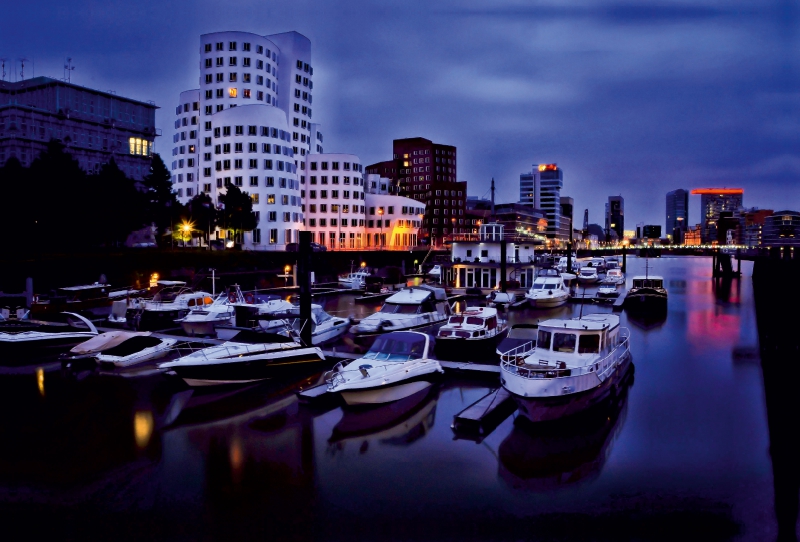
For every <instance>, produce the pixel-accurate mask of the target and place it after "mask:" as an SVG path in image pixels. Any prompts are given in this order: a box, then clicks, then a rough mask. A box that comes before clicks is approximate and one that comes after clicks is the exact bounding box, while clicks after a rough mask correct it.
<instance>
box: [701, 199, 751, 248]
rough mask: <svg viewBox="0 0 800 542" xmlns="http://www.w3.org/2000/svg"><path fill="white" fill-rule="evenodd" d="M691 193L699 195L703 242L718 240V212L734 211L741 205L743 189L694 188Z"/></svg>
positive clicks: (709, 242)
mask: <svg viewBox="0 0 800 542" xmlns="http://www.w3.org/2000/svg"><path fill="white" fill-rule="evenodd" d="M692 194H697V195H699V196H700V215H701V217H700V219H701V221H702V225H703V227H702V230H701V235H702V238H703V243H704V244H711V243H713V242H716V241H718V234H717V226H718V222H719V219H720V213H722V212H723V211H730V212H736V211H738V210H739V208H741V207H742V199H743V197H744V190H743V189H741V188H696V189H694V190H692Z"/></svg>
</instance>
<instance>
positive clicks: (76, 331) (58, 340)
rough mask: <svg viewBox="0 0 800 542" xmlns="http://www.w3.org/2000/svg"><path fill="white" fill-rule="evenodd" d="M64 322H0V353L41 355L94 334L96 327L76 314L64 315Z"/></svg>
mask: <svg viewBox="0 0 800 542" xmlns="http://www.w3.org/2000/svg"><path fill="white" fill-rule="evenodd" d="M64 314H65V315H66V322H40V321H38V320H27V319H22V320H17V319H11V320H0V352H2V353H3V354H5V356H4V358H3V362H4V363H5V362H8V361H9V357H8V356H12V357H13V356H21V357H23V358H26V357H31V356H35V355H37V354H41V353H44V351H45V350H48V349H49V350H52V349H59V348H61V349H66V348H68V347H70V346H73V345H75V344H78V343H82V342H84V341H85V340H87V339H90V338H92V337H94V336H95V335H97V334H98V333H97V328H96V327H94V325H93V324H92V323H91V322H90V321H89V320H87V319H86V318H84V317H83V316H80V315H78V314H75V313H72V312H66V313H64Z"/></svg>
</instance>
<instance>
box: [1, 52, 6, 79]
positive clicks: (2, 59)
mask: <svg viewBox="0 0 800 542" xmlns="http://www.w3.org/2000/svg"><path fill="white" fill-rule="evenodd" d="M6 60H8V59H7V58H5V57H3V58H0V68H1V69H2V72H3V77H2V80H3V81H5V80H6Z"/></svg>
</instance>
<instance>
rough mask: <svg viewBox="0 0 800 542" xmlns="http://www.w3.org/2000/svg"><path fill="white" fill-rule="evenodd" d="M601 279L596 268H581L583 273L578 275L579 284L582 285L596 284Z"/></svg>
mask: <svg viewBox="0 0 800 542" xmlns="http://www.w3.org/2000/svg"><path fill="white" fill-rule="evenodd" d="M599 279H600V277H598V276H597V268H596V267H581V271H580V273H578V282H580V283H581V284H594V283H595V282H597V281H598V280H599Z"/></svg>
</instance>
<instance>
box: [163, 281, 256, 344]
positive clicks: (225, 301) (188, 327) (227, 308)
mask: <svg viewBox="0 0 800 542" xmlns="http://www.w3.org/2000/svg"><path fill="white" fill-rule="evenodd" d="M254 301H255V296H254V295H253V294H252V293H248V294H247V297H245V295H243V294H242V292H241V290H239V288H238V287H235V288H232V289H231V291H230V292H228V293H225V292H223V293H221V294H219V295H218V296H217V298H216V299H215V300H214V301H213V303H211V304H210V305H200V306H195V307H194V308H193V309H191V310H190V311H189V313H188V314H187V315H186V316H184V317H183V318H178V319H177V320H175V323H176V324H180V325H181V327H182V328H183V331H184V333H186V334H187V335H189V336H190V337H193V336H195V335H206V336H209V335H214V332H215V330H216V327H217V326H220V325H224V324H229V323H230V322H231V320H232V318H233V305H234V304H235V303H248V304H252V303H253V302H254Z"/></svg>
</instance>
